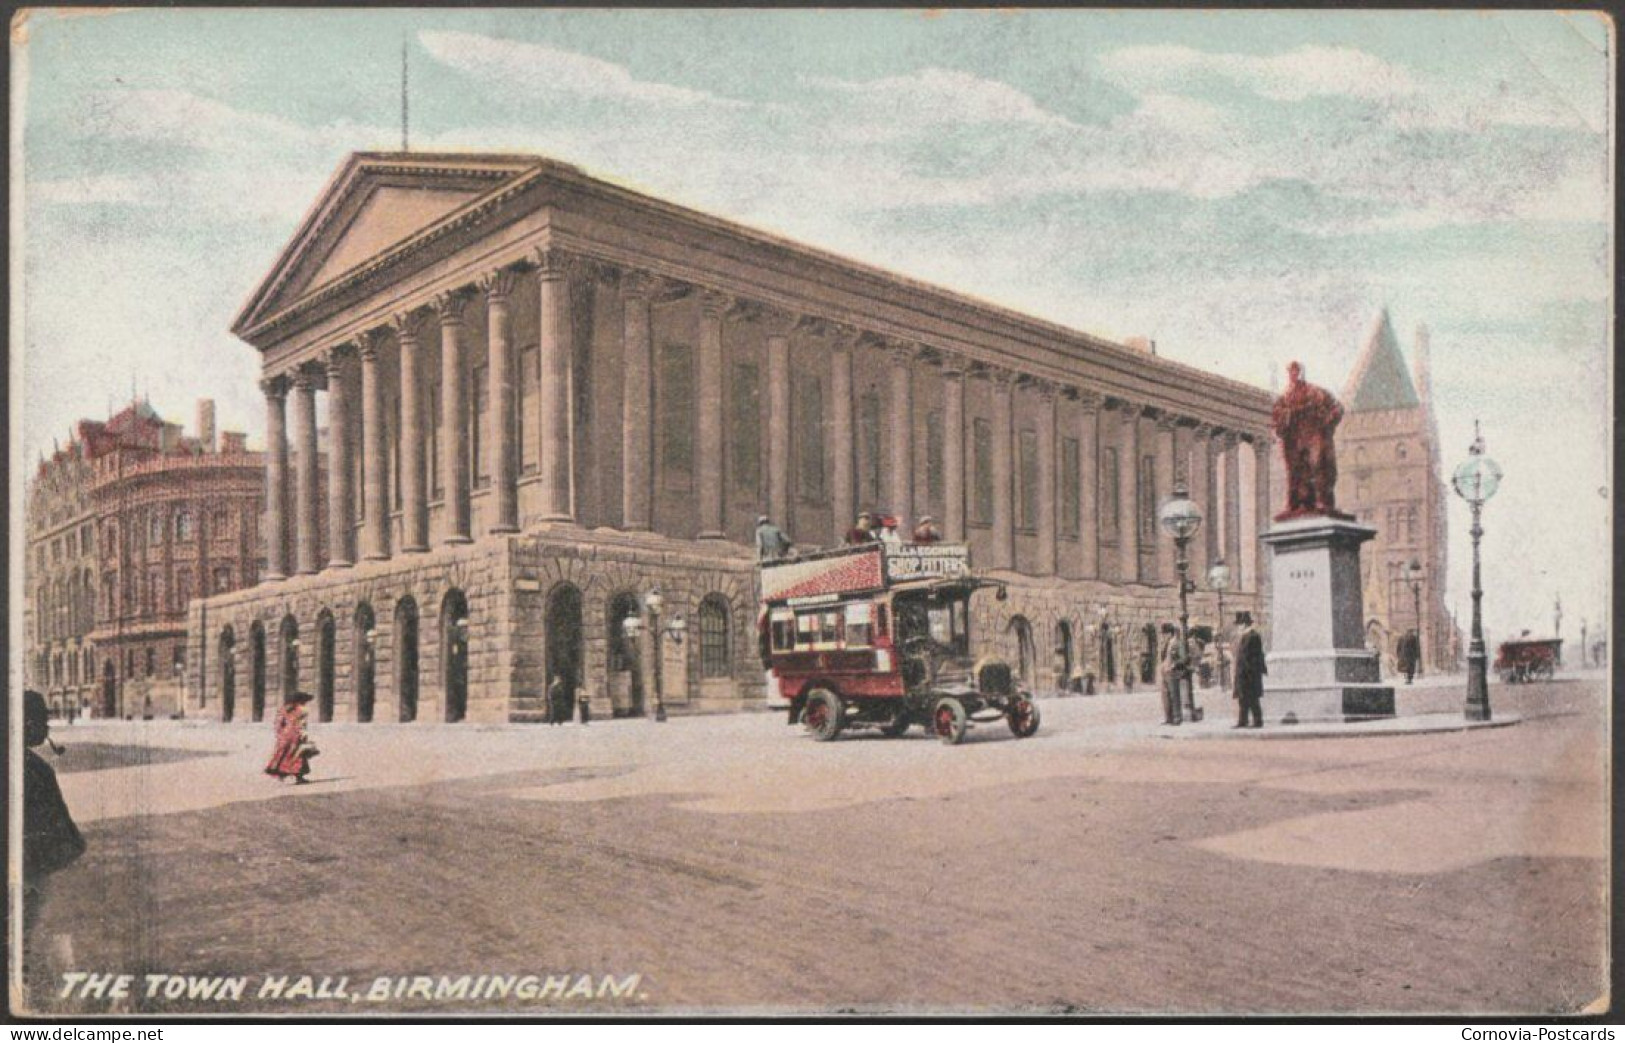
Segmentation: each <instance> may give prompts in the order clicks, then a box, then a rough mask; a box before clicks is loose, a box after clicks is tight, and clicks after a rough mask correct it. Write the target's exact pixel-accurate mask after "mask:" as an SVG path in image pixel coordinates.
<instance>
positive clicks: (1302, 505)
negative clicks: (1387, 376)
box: [1270, 362, 1353, 522]
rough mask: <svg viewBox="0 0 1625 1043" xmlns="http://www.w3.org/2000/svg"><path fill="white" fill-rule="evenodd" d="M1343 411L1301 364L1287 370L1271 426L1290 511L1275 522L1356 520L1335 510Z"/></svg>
mask: <svg viewBox="0 0 1625 1043" xmlns="http://www.w3.org/2000/svg"><path fill="white" fill-rule="evenodd" d="M1342 419H1343V406H1342V404H1341V403H1340V402H1338V401H1337V398H1336V396H1334V395H1333V394H1332V393H1331V392H1330V391H1327V390H1326V389H1325V388H1322V387H1316V386H1315V385H1313V384H1311V383H1309V382H1308V381H1307V380H1304V379H1303V364H1302V363H1299V362H1294V363H1292V364H1291V365H1290V366H1288V367H1287V386H1286V390H1285V391H1284V392H1282V393H1281V397H1280V398H1278V399H1276V400H1275V409H1274V411H1273V412H1272V413H1271V416H1270V427H1271V428H1272V429H1273V430H1274V431H1275V436H1276V437H1277V438H1279V439H1280V440H1281V454H1282V456H1284V457H1285V458H1286V485H1287V500H1286V510H1284V511H1282V512H1281V513H1280V514H1277V515H1276V516H1275V520H1276V521H1278V522H1280V521H1290V520H1291V519H1293V518H1310V517H1327V518H1343V519H1347V520H1352V519H1353V515H1350V514H1345V513H1343V512H1341V511H1339V510H1338V509H1337V450H1336V448H1335V447H1334V445H1333V442H1332V437H1333V434H1334V433H1335V432H1336V431H1337V425H1338V423H1339V422H1340V421H1341V420H1342Z"/></svg>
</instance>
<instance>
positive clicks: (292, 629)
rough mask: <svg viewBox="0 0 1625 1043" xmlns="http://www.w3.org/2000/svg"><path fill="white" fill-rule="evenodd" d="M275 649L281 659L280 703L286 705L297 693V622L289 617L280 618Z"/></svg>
mask: <svg viewBox="0 0 1625 1043" xmlns="http://www.w3.org/2000/svg"><path fill="white" fill-rule="evenodd" d="M277 647H278V648H279V649H280V650H281V657H282V658H281V680H282V701H283V702H284V703H286V702H288V701H289V700H290V699H292V698H293V694H294V693H295V692H297V691H299V621H298V620H296V619H294V618H293V617H292V616H291V615H290V616H283V617H282V631H281V640H280V641H278V642H277Z"/></svg>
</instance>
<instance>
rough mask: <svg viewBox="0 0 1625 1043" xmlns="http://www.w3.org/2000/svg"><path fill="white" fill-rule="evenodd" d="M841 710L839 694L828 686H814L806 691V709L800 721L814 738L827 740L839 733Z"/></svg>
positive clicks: (821, 740) (822, 740)
mask: <svg viewBox="0 0 1625 1043" xmlns="http://www.w3.org/2000/svg"><path fill="white" fill-rule="evenodd" d="M841 710H842V707H841V697H840V696H838V695H836V694H835V693H834V692H832V691H830V690H829V689H828V688H814V689H813V690H812V691H811V692H808V693H807V709H806V711H805V712H804V713H803V714H802V715H801V721H802V723H803V724H805V725H806V726H807V730H808V731H809V732H812V736H813V738H814V739H817V740H818V741H819V742H828V741H829V740H831V739H833V738H835V737H836V736H837V735H839V734H841Z"/></svg>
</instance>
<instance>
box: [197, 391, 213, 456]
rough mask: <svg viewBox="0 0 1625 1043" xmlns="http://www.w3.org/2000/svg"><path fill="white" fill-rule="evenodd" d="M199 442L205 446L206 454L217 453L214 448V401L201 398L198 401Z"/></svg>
mask: <svg viewBox="0 0 1625 1043" xmlns="http://www.w3.org/2000/svg"><path fill="white" fill-rule="evenodd" d="M197 440H198V442H199V443H201V444H202V446H203V451H204V452H205V453H212V452H214V451H215V447H214V399H212V398H200V399H198V400H197Z"/></svg>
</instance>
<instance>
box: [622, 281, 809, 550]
mask: <svg viewBox="0 0 1625 1043" xmlns="http://www.w3.org/2000/svg"><path fill="white" fill-rule="evenodd" d="M654 292H655V280H654V278H653V277H651V276H649V275H648V274H646V273H644V272H627V273H626V275H625V276H624V277H623V278H622V280H621V378H622V385H621V386H622V394H621V527H622V528H623V529H629V530H631V531H633V532H644V531H646V530H648V529H649V528H650V526H652V525H653V524H654V516H653V512H652V510H651V503H652V497H653V495H654V493H653V490H654V480H655V473H654V420H653V417H654V345H653V341H652V340H651V338H650V328H651V327H650V323H649V302H650V300H651V299H652V298H653V296H654ZM779 524H781V525H782V524H784V522H783V521H782V520H780V522H779Z"/></svg>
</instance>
